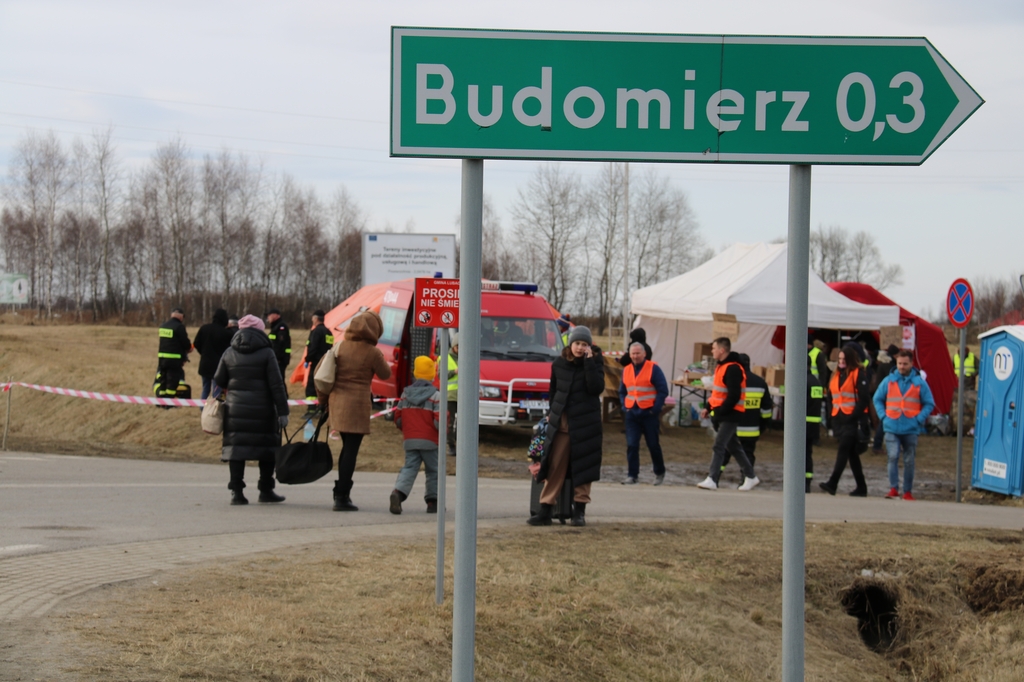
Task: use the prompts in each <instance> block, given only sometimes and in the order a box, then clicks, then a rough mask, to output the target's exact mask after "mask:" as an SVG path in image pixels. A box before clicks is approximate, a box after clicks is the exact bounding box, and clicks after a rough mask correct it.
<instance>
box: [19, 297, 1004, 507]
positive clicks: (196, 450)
mask: <svg viewBox="0 0 1024 682" xmlns="http://www.w3.org/2000/svg"><path fill="white" fill-rule="evenodd" d="M197 328H198V327H197V326H196V325H190V326H189V333H190V335H192V336H194V335H195V331H196V329H197ZM306 335H307V331H306V330H294V331H293V333H292V338H293V344H294V347H295V348H296V349H300V348H302V347H303V345H304V343H305V339H306ZM603 341H604V339H598V342H599V343H601V342H603ZM156 345H157V338H156V331H155V330H154V329H152V328H139V327H117V326H104V325H44V324H38V325H26V324H23V323H21V322H20V321H19V319H18V318H17V316H13V315H9V314H8V315H0V379H4V380H6V378H7V377H8V376H13V377H14V379H15V380H16V381H23V382H26V383H35V384H44V385H52V386H62V387H66V388H76V389H83V390H91V391H100V392H106V393H121V394H128V395H150V390H151V387H152V381H153V375H154V374H155V372H156ZM197 366H198V358H196V359H195V360H194V361H193V362H191V363H189V364H187V365H186V366H185V372H186V380H187V381H188V382H189V383H190V384H192V386H193V390H194V393H195V395H196V396H197V397H198V395H199V389H200V387H201V381H200V379H199V376H198V375H197V374H196V367H197ZM288 388H289V395H290V396H291V397H292V398H302V397H303V393H304V391H303V388H302V387H301V386H299V385H298V384H288ZM304 410H305V408H303V407H294V408H292V416H293V423H292V425H291V426H290V428H291V429H293V430H294V428H295V427H296V426H297V425H298V424H299V418H298V417H299V415H301V414H302V412H303V411H304ZM531 435H532V432H531V430H530V429H529V427H527V426H510V427H503V428H498V427H483V428H482V429H481V433H480V474H481V475H483V476H495V477H526V476H527V475H528V474H527V470H526V457H525V453H526V449H527V447H528V445H529V441H530V437H531ZM662 445H663V448H664V452H665V459H666V462H667V463H668V464H669V466H670V471H682V472H684V473H685V474H686V476H676V477H671V476H670V479H669V483H670V484H672V483H676V484H678V483H681V482H692V483H696V482H697V481H698V480H700V479H701V478H703V476H704V475H705V474H704V473H703V469H704V467H706V465H707V462H708V461H709V459H710V452H711V440H710V439H709V437H708V435H707V433H706V432H705V431H704V430H703V429H700V428H665V429H664V433H663V435H662ZM8 447H9V448H10V449H12V450H25V451H32V452H55V453H68V454H76V455H98V456H111V457H129V458H137V459H164V460H177V461H191V462H209V463H215V462H218V461H219V459H220V438H219V437H213V436H208V435H205V434H204V433H203V432H202V430H201V429H200V427H199V409H198V408H195V409H191V408H177V409H172V410H164V409H159V408H156V407H148V406H138V405H120V404H116V403H107V402H98V401H93V400H86V399H82V398H68V397H63V396H56V395H51V394H45V393H41V392H38V391H33V390H29V389H24V388H15V389H14V394H13V401H12V410H11V431H10V434H9V436H8ZM972 448H973V440H972V439H970V438H967V439H965V443H964V468H963V481H964V489H965V490H966V491H967V495H966V496H965V499H968V500H969V501H975V502H980V503H997V504H1017V505H1019V504H1021V501H1020V500H1013V499H1010V500H1007V499H1003V498H1002V497H1001V496H998V495H992V494H989V493H986V492H981V491H977V492H976V491H970V490H969V482H970V471H971V453H972ZM835 452H836V445H835V442H834V441H833V440H832V439H830V438H828V437H825V438H823V441H822V445H821V447H820V448H816V449H815V453H816V454H815V462H816V464H815V469H816V472H817V475H818V480H823V477H825V476H827V475H828V472H829V471H831V466H832V462H833V461H834V458H835ZM604 454H605V458H604V464H605V465H606V467H612V468H613V470H617V469H621V470H622V471H624V470H625V465H626V458H625V436H624V434H623V428H622V423H621V421H620V422H611V423H609V424H607V425H606V426H605V448H604ZM757 456H758V461H759V462H761V463H764V464H766V465H767V467H766V469H765V475H762V476H761V477H762V478H763V479H765V485H766V486H767V487H775V486H779V487H781V478H780V476H779V475H778V474H773V470H772V467H773V466H774V467H775V468H776V469H778V467H779V466H780V465H781V462H782V433H781V432H772V433H769V434H767V435H765V436H764V437H762V438H761V441H760V443H759V444H758V450H757ZM641 462H642V464H643V466H644V469H643V471H645V472H646V471H647V470H648V469H649V466H650V464H649V462H650V460H649V458H648V455H647V453H646V449H645V448H644V449H642V453H641ZM403 463H404V454H403V451H402V445H401V434H400V433H399V432H398V430H397V429H396V428H395V427H394V424H393V423H391V422H387V421H385V420H383V419H377V420H374V422H373V424H372V433H371V435H370V437H369V438H367V439H366V440H364V441H363V446H362V448H361V449H360V453H359V461H358V465H357V470H359V471H383V472H397V471H398V470H399V469H400V468H401V467H402V464H403ZM955 464H956V439H955V438H950V437H947V438H942V437H927V438H922V439H921V441H920V444H919V447H918V454H917V479H918V486H917V488H918V489H917V490H915V494H918V496H919V497H922V498H926V499H943V500H950V499H953V498H954V481H955V471H956V466H955ZM864 465H865V469H866V471H867V472H868V474H869V479H870V478H872V477H873V480H874V481H875V484H874V485H873V486H872V492H873V493H879V494H881V492H882V491H883V490H884V489H885V488H884V486H885V466H886V458H885V456H884V455H875V454H872V453H870V452H869V453H868V454H866V455H865V456H864ZM456 469H457V462H456V461H455V459H452V458H450V459H449V464H448V470H449V472H450V473H454V472H455V471H456ZM735 471H738V470H730V471H729V472H727V478H728V477H729V476H732V475H734V474H735ZM849 475H850V474H849V472H847V474H846V477H847V478H848V477H849ZM690 478H692V479H693V480H692V481H689V479H690ZM844 480H845V479H844Z"/></svg>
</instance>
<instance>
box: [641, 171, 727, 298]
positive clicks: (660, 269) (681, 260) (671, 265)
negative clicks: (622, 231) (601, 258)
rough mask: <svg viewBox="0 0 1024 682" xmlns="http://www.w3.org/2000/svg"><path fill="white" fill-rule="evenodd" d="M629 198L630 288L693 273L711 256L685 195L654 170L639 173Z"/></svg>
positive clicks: (711, 253)
mask: <svg viewBox="0 0 1024 682" xmlns="http://www.w3.org/2000/svg"><path fill="white" fill-rule="evenodd" d="M636 185H637V189H636V191H635V192H634V193H632V194H631V196H630V215H631V216H633V217H632V219H631V223H632V224H631V226H630V249H629V255H630V260H631V261H632V262H631V263H630V273H631V274H634V279H633V282H632V289H634V290H635V289H639V288H641V287H646V286H649V285H651V284H654V283H656V282H660V281H663V280H665V279H668V278H670V277H675V276H676V275H679V274H682V273H684V272H687V271H688V270H692V269H693V268H695V267H696V266H698V265H700V264H701V263H703V262H704V261H706V260H708V258H710V257H711V256H712V255H713V252H712V250H711V249H710V248H709V247H708V246H707V244H706V243H705V242H704V239H703V238H702V237H701V236H700V226H699V225H698V223H697V218H696V215H695V214H694V212H693V209H692V208H691V207H690V203H689V200H688V199H687V198H686V193H685V192H683V191H682V190H680V189H678V188H676V187H673V186H672V185H671V184H670V183H669V181H668V178H667V177H665V176H662V175H659V174H658V173H657V171H656V170H655V169H654V168H648V169H647V171H646V172H645V173H642V174H640V177H639V181H638V182H637V183H636Z"/></svg>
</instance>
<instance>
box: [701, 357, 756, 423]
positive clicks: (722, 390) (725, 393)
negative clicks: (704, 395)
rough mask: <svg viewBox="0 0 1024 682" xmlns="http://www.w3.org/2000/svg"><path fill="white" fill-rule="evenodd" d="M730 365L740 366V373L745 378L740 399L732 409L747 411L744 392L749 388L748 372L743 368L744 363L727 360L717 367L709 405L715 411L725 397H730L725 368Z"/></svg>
mask: <svg viewBox="0 0 1024 682" xmlns="http://www.w3.org/2000/svg"><path fill="white" fill-rule="evenodd" d="M729 365H736V366H737V367H739V368H740V374H741V375H742V376H743V380H742V381H741V382H740V399H739V400H738V401H737V402H736V406H735V407H733V408H732V409H733V410H735V411H736V412H745V411H746V409H747V408H746V406H745V405H744V404H743V392H744V391H746V390H747V373H746V372H745V371H744V370H743V365H741V364H740V363H738V362H726V363H723V364H721V365H719V366H718V367H717V368H716V369H715V383H714V385H713V386H712V387H711V397H710V398H708V405H710V406H711V409H712V411H714V410H715V408H717V407H718V406H719V405H721V404H722V403H724V402H725V399H726V398H727V397H729V389H728V388H726V386H725V370H726V369H728V367H729Z"/></svg>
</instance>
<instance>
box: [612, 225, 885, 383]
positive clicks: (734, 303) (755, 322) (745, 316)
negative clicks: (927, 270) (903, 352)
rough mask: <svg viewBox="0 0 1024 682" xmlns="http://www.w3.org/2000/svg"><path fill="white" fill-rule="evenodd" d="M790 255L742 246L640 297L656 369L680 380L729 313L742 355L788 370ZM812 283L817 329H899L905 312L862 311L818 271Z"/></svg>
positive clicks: (811, 309)
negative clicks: (785, 335) (696, 349)
mask: <svg viewBox="0 0 1024 682" xmlns="http://www.w3.org/2000/svg"><path fill="white" fill-rule="evenodd" d="M786 253H787V246H786V244H764V243H759V244H736V245H734V246H731V247H729V248H728V249H726V250H725V251H723V252H722V253H720V254H719V255H718V256H716V257H715V258H712V259H711V260H709V261H708V262H706V263H704V264H703V265H701V266H699V267H697V268H695V269H693V270H691V271H689V272H687V273H684V274H682V275H679V276H678V277H673V278H672V279H670V280H666V281H664V282H660V283H658V284H653V285H651V286H649V287H644V288H643V289H638V290H637V291H635V292H633V299H632V306H631V311H632V313H633V314H634V315H638V316H639V317H638V318H637V320H636V326H638V327H643V328H644V329H645V330H646V331H647V343H648V344H649V345H650V346H651V349H652V351H653V352H654V359H655V361H657V362H658V364H660V365H661V366H662V367H663V368H664V369H665V370H666V371H672V372H673V375H674V376H677V375H678V374H679V372H680V371H681V370H682V369H683V368H685V367H686V366H687V365H689V364H690V363H691V362H693V346H694V344H695V343H709V342H710V341H711V333H712V332H711V328H712V317H711V315H712V313H728V314H732V315H735V316H736V319H737V320H738V321H739V323H740V334H739V338H738V339H737V341H736V343H735V344H734V350H736V351H738V352H740V353H746V354H747V355H749V356H750V361H751V363H752V364H755V365H769V364H773V363H777V362H782V351H781V350H779V349H778V348H775V347H774V346H772V344H771V340H772V336H773V335H774V333H775V327H776V326H778V325H785V324H786ZM808 275H809V282H808V284H809V286H808V291H807V301H808V305H807V323H808V326H809V327H814V328H822V329H878V328H880V327H884V326H891V325H898V324H899V317H900V311H899V307H897V306H878V305H864V304H863V303H857V302H856V301H853V300H851V299H849V298H847V297H845V296H843V295H842V294H840V293H839V292H837V291H833V290H832V289H831V288H830V287H829V286H828V285H827V284H825V282H824V281H823V280H822V279H821V278H820V277H819V276H818V275H817V274H815V273H814V272H813V271H812V272H810V273H808ZM674 376H673V378H674Z"/></svg>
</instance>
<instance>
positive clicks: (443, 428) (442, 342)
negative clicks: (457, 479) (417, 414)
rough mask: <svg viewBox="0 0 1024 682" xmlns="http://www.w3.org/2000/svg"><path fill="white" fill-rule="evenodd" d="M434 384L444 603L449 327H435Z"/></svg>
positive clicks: (437, 589) (438, 585) (438, 588)
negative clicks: (436, 405) (436, 328)
mask: <svg viewBox="0 0 1024 682" xmlns="http://www.w3.org/2000/svg"><path fill="white" fill-rule="evenodd" d="M437 341H438V349H437V378H438V381H437V385H438V392H439V393H440V401H439V402H440V404H439V405H438V412H437V572H436V576H435V577H434V599H435V601H437V603H438V604H439V605H440V604H443V603H444V515H445V476H447V475H448V330H447V329H444V328H441V329H438V330H437Z"/></svg>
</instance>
